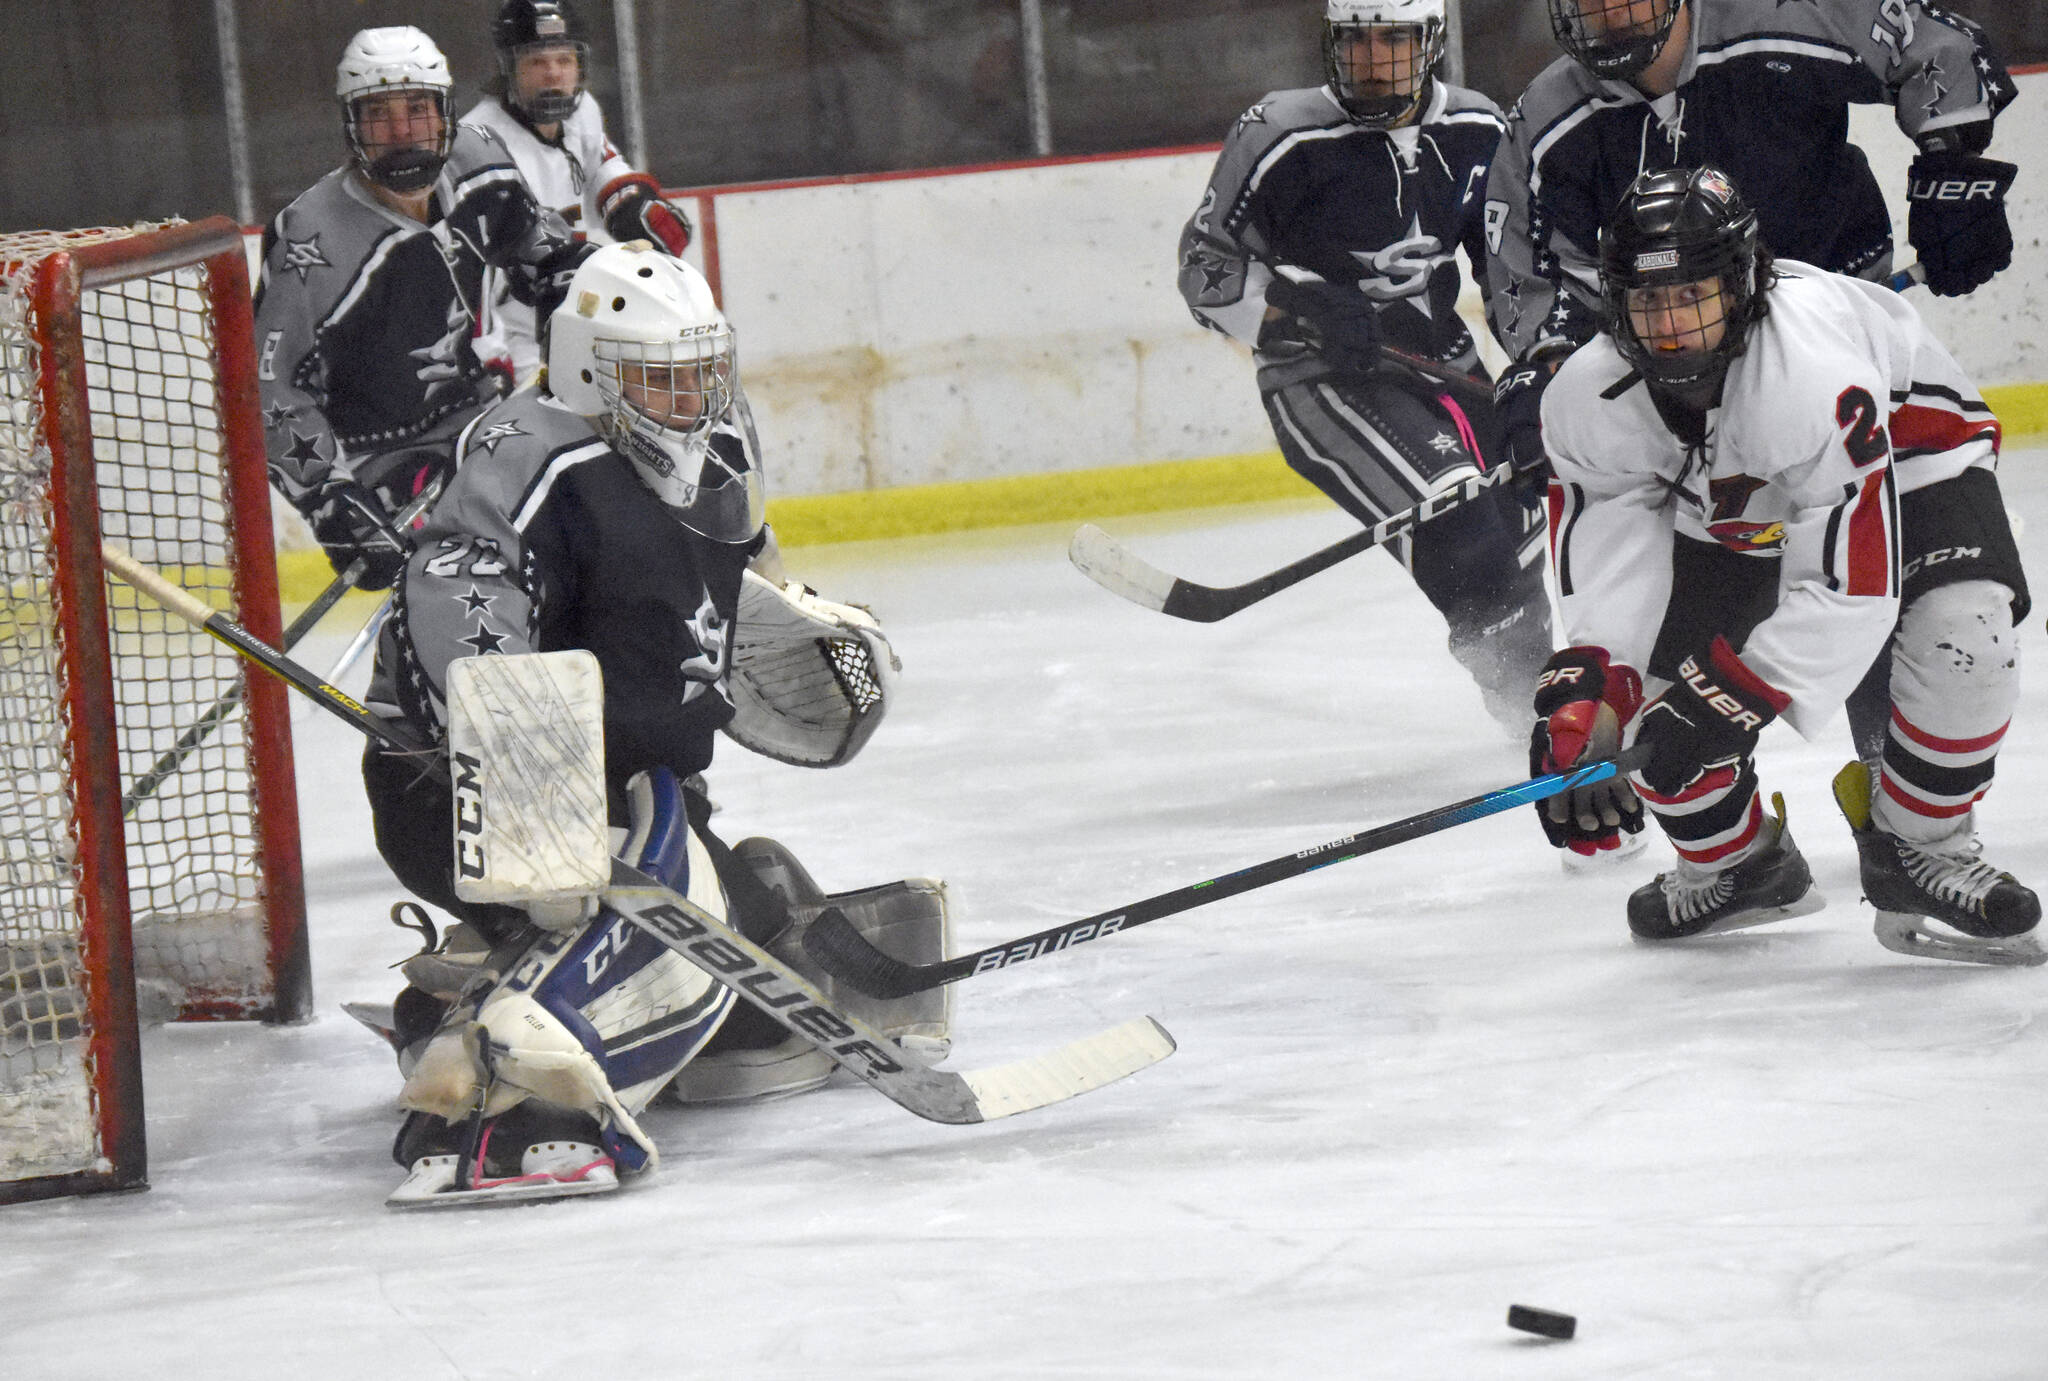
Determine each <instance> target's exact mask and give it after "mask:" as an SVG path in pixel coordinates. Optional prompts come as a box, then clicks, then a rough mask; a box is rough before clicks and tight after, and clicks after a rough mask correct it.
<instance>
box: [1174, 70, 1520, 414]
mask: <svg viewBox="0 0 2048 1381" xmlns="http://www.w3.org/2000/svg"><path fill="white" fill-rule="evenodd" d="M1502 127H1503V121H1502V118H1501V114H1500V111H1499V109H1498V108H1497V107H1496V106H1495V105H1494V104H1493V103H1492V102H1491V101H1489V100H1487V99H1486V97H1484V96H1482V95H1480V94H1479V93H1477V92H1475V91H1467V90H1465V89H1463V88H1462V87H1456V86H1451V85H1448V84H1447V83H1444V82H1441V81H1436V82H1433V83H1432V84H1431V94H1430V98H1429V100H1428V102H1427V104H1426V105H1425V107H1424V108H1423V112H1422V114H1421V116H1420V117H1419V118H1418V120H1417V121H1416V123H1415V124H1412V125H1408V126H1406V127H1404V128H1401V129H1396V130H1374V129H1368V128H1366V127H1365V126H1364V125H1361V124H1358V123H1357V122H1356V121H1354V120H1352V119H1351V117H1350V116H1349V115H1347V114H1346V113H1345V111H1344V109H1343V107H1342V106H1340V105H1338V103H1337V99H1336V97H1335V96H1334V95H1332V94H1331V92H1330V89H1329V88H1328V87H1314V88H1308V89H1302V90H1295V91H1276V92H1273V93H1272V94H1270V95H1268V96H1266V97H1265V98H1264V99H1262V100H1260V101H1259V102H1258V104H1256V105H1254V106H1252V107H1251V109H1249V110H1247V111H1246V112H1245V113H1244V114H1243V115H1242V116H1240V117H1239V118H1238V121H1237V124H1236V125H1235V126H1233V127H1232V129H1231V131H1230V134H1229V135H1228V137H1227V138H1225V140H1224V142H1223V151H1222V153H1221V154H1219V155H1218V157H1217V160H1216V168H1215V172H1214V173H1213V174H1212V175H1211V176H1210V179H1209V185H1208V187H1207V189H1206V190H1205V191H1204V193H1203V196H1202V204H1201V206H1200V208H1199V209H1198V210H1197V211H1196V212H1195V214H1194V217H1193V218H1192V219H1191V220H1189V221H1188V223H1187V226H1186V228H1185V229H1184V230H1182V232H1181V239H1180V291H1181V296H1182V297H1184V298H1186V299H1187V303H1188V307H1189V309H1190V310H1192V311H1193V312H1194V314H1195V319H1196V320H1197V321H1199V322H1201V323H1202V324H1203V325H1205V326H1209V327H1212V328H1213V329H1215V330H1218V331H1221V332H1223V333H1224V334H1225V335H1229V336H1233V337H1235V338H1236V339H1238V340H1240V341H1243V342H1244V343H1245V344H1247V345H1256V344H1257V341H1258V337H1259V329H1260V326H1261V324H1262V323H1263V320H1264V316H1265V311H1266V285H1267V284H1268V283H1269V282H1271V281H1272V276H1273V275H1272V266H1273V265H1274V264H1288V265H1294V266H1297V267H1300V268H1305V269H1309V270H1312V271H1313V272H1315V273H1316V274H1318V275H1320V276H1321V277H1323V278H1325V279H1328V280H1329V281H1330V282H1333V283H1352V284H1355V285H1357V287H1358V290H1359V291H1360V292H1362V293H1364V294H1365V295H1366V296H1367V297H1368V298H1370V299H1371V300H1372V301H1373V303H1374V304H1376V306H1377V308H1378V314H1379V321H1380V325H1381V328H1382V330H1383V331H1384V333H1385V336H1386V340H1387V343H1388V344H1390V345H1394V346H1397V347H1399V348H1401V349H1404V350H1407V351H1410V352H1411V353H1414V354H1418V355H1425V356H1428V357H1429V358H1431V359H1435V360H1440V361H1443V362H1445V363H1447V364H1452V365H1455V366H1456V367H1457V368H1459V369H1464V370H1471V369H1473V368H1474V367H1475V366H1476V365H1477V363H1478V355H1477V352H1476V351H1475V349H1474V347H1473V343H1472V336H1471V332H1469V331H1467V330H1466V329H1465V325H1464V323H1463V321H1461V320H1460V319H1459V317H1458V312H1457V302H1458V291H1459V285H1460V279H1459V274H1458V265H1457V260H1456V258H1455V257H1454V256H1455V254H1456V252H1457V250H1458V248H1459V247H1460V246H1461V245H1462V246H1463V247H1464V249H1465V253H1466V257H1467V258H1468V259H1469V260H1470V262H1471V263H1472V265H1473V266H1474V271H1475V272H1477V271H1478V266H1479V264H1480V263H1481V262H1482V261H1483V257H1484V247H1483V241H1482V239H1481V221H1480V199H1481V193H1482V191H1483V189H1484V185H1485V181H1486V168H1487V164H1488V162H1489V161H1490V160H1491V159H1492V157H1493V151H1494V147H1495V145H1496V144H1497V143H1498V142H1499V139H1500V135H1501V130H1502ZM1259 364H1260V375H1259V383H1260V387H1261V388H1265V389H1269V390H1270V389H1272V388H1275V387H1279V386H1281V385H1283V384H1287V383H1293V382H1296V381H1298V380H1300V379H1303V378H1311V377H1314V376H1315V375H1316V374H1317V373H1321V372H1327V371H1325V370H1323V369H1322V367H1321V365H1320V362H1319V361H1317V360H1315V359H1313V358H1303V357H1302V355H1301V354H1300V353H1299V352H1298V351H1291V352H1284V353H1283V352H1278V351H1276V352H1275V353H1273V354H1270V355H1269V354H1266V353H1261V354H1260V356H1259Z"/></svg>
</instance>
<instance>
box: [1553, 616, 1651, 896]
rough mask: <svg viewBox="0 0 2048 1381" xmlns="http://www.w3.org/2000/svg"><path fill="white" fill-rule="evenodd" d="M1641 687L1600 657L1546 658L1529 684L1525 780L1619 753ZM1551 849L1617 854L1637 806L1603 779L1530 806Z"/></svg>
mask: <svg viewBox="0 0 2048 1381" xmlns="http://www.w3.org/2000/svg"><path fill="white" fill-rule="evenodd" d="M1642 700H1643V689H1642V679H1641V678H1640V677H1638V676H1637V675H1636V673H1635V670H1634V668H1632V667H1627V666H1615V665H1613V664H1612V663H1610V662H1609V661H1608V659H1607V650H1606V649H1605V648H1599V647H1568V648H1565V649H1564V650H1563V651H1562V652H1556V653H1553V654H1551V658H1550V661H1549V663H1548V664H1547V665H1546V666H1545V667H1544V668H1543V675H1542V677H1541V678H1540V679H1539V680H1538V681H1537V683H1536V731H1535V733H1534V734H1532V735H1531V736H1530V739H1529V772H1530V775H1531V776H1544V775H1548V774H1550V773H1553V772H1566V771H1569V770H1570V769H1572V768H1574V767H1583V766H1585V765H1586V764H1588V763H1594V762H1600V761H1602V760H1603V759H1606V758H1611V757H1613V756H1614V755H1615V754H1616V753H1618V752H1620V751H1621V730H1622V726H1623V725H1625V724H1627V723H1628V721H1629V719H1630V718H1631V717H1632V716H1633V715H1634V714H1635V712H1636V707H1637V706H1638V705H1640V704H1642ZM1536 818H1537V819H1538V820H1540V821H1542V823H1543V834H1544V837H1545V838H1547V839H1549V840H1550V843H1551V845H1552V847H1554V848H1559V849H1570V850H1571V851H1572V852H1573V853H1576V854H1582V855H1586V856H1591V855H1593V854H1595V853H1598V852H1601V851H1603V850H1608V849H1617V848H1620V847H1621V836H1622V834H1623V833H1624V832H1626V833H1629V834H1636V833H1639V832H1640V831H1641V830H1642V828H1643V803H1642V802H1641V801H1639V800H1637V799H1636V793H1635V792H1634V790H1633V789H1631V788H1630V786H1629V784H1628V783H1627V781H1625V780H1623V779H1622V778H1620V777H1610V778H1609V779H1608V780H1606V781H1604V782H1598V783H1595V784H1594V785H1592V786H1585V787H1580V788H1578V789H1577V790H1575V791H1568V792H1564V793H1562V794H1560V795H1557V796H1552V797H1550V798H1549V799H1548V800H1544V801H1538V802H1537V803H1536Z"/></svg>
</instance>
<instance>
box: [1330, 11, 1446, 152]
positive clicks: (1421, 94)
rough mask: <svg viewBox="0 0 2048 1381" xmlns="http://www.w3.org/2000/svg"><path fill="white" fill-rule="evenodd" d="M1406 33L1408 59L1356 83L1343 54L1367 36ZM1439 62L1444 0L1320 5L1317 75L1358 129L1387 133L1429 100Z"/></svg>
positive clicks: (1357, 75)
mask: <svg viewBox="0 0 2048 1381" xmlns="http://www.w3.org/2000/svg"><path fill="white" fill-rule="evenodd" d="M1375 29H1379V30H1406V31H1407V34H1408V37H1410V38H1411V39H1412V43H1411V45H1410V47H1409V50H1408V52H1409V56H1408V57H1407V58H1405V59H1403V60H1401V61H1399V62H1397V63H1394V64H1391V65H1390V66H1389V68H1388V69H1387V70H1384V71H1381V70H1374V71H1373V72H1371V73H1370V75H1369V76H1368V77H1366V78H1363V79H1361V77H1360V76H1359V74H1358V71H1357V69H1356V67H1355V66H1354V65H1353V64H1352V63H1350V62H1347V61H1345V60H1344V53H1345V49H1346V48H1347V47H1348V46H1349V45H1351V44H1354V43H1357V42H1359V41H1361V40H1364V39H1366V38H1367V37H1368V35H1369V34H1370V33H1371V31H1373V30H1375ZM1443 59H1444V0H1323V72H1324V75H1325V76H1327V77H1328V78H1329V82H1330V90H1331V92H1332V93H1334V94H1335V95H1336V97H1337V103H1338V104H1339V105H1341V106H1343V107H1344V111H1345V113H1346V114H1348V115H1349V116H1350V117H1351V118H1352V119H1353V120H1356V121H1357V122H1358V123H1359V124H1361V125H1365V126H1367V127H1368V128H1371V129H1390V128H1392V127H1393V126H1395V125H1398V124H1400V123H1402V122H1403V121H1404V120H1406V119H1408V118H1409V116H1411V115H1413V114H1414V113H1415V112H1416V111H1417V110H1419V109H1420V108H1421V107H1422V105H1423V104H1424V103H1425V102H1426V101H1428V100H1429V90H1430V83H1431V81H1432V80H1434V79H1435V77H1436V70H1437V68H1438V67H1439V66H1440V65H1441V64H1442V62H1443Z"/></svg>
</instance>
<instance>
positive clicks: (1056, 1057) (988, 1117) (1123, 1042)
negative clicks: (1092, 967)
mask: <svg viewBox="0 0 2048 1381" xmlns="http://www.w3.org/2000/svg"><path fill="white" fill-rule="evenodd" d="M1174 1048H1175V1047H1174V1042H1173V1037H1172V1036H1170V1035H1168V1034H1167V1031H1166V1028H1165V1027H1164V1026H1161V1025H1160V1024H1159V1023H1158V1022H1157V1021H1155V1020H1153V1019H1152V1018H1151V1017H1139V1018H1137V1019H1136V1020H1133V1021H1127V1022H1125V1023H1124V1024H1123V1025H1122V1026H1115V1027H1111V1028H1110V1029H1109V1030H1107V1031H1099V1032H1097V1033H1096V1034H1095V1035H1092V1036H1085V1037H1083V1038H1082V1039H1080V1040H1078V1041H1075V1042H1073V1043H1072V1044H1071V1045H1063V1046H1061V1047H1060V1048H1059V1049H1058V1050H1050V1051H1047V1052H1046V1053H1045V1054H1043V1055H1034V1056H1031V1057H1030V1058H1028V1059H1023V1060H1016V1061H1013V1062H1011V1063H1010V1064H1006V1065H996V1066H994V1067H993V1068H990V1069H980V1070H969V1071H966V1072H964V1073H962V1074H961V1076H960V1077H961V1078H963V1079H965V1080H966V1081H967V1083H968V1086H969V1087H970V1088H972V1089H973V1090H974V1100H975V1103H976V1105H977V1106H978V1107H979V1108H980V1111H981V1120H982V1121H983V1122H993V1121H995V1120H996V1119H997V1118H999V1117H1010V1116H1012V1115H1014V1114H1016V1113H1020V1112H1030V1111H1031V1110H1032V1109H1033V1108H1042V1107H1044V1106H1045V1105H1046V1104H1048V1103H1057V1102H1060V1101H1061V1100H1063V1099H1067V1098H1073V1097H1076V1096H1078V1095H1080V1094H1083V1093H1087V1092H1089V1091H1091V1090H1093V1089H1099V1088H1101V1087H1102V1086H1103V1085H1104V1084H1113V1083H1115V1082H1116V1081H1117V1080H1119V1079H1123V1078H1127V1077H1129V1076H1130V1075H1133V1074H1136V1073H1137V1072H1138V1071H1139V1070H1141V1069H1146V1068H1148V1067H1150V1066H1152V1065H1156V1064H1158V1063H1159V1062H1160V1061H1161V1060H1163V1059H1165V1058H1166V1057H1167V1056H1168V1055H1171V1054H1172V1053H1173V1052H1174Z"/></svg>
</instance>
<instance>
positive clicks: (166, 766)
mask: <svg viewBox="0 0 2048 1381" xmlns="http://www.w3.org/2000/svg"><path fill="white" fill-rule="evenodd" d="M440 493H441V482H440V481H439V480H435V481H434V482H433V483H432V484H430V485H428V486H427V487H426V489H424V490H423V491H421V493H420V495H419V497H417V498H415V499H414V500H413V501H412V502H411V503H409V504H407V505H406V506H405V507H404V508H402V509H400V510H399V512H398V516H397V517H396V518H394V519H393V520H392V526H393V527H394V528H396V529H397V530H398V531H400V532H403V531H404V530H405V529H406V528H408V527H411V526H412V525H413V524H414V523H415V522H417V521H418V520H419V518H420V516H421V515H422V514H424V513H425V512H426V511H427V510H428V509H429V508H431V507H433V505H434V500H435V499H436V498H438V497H440ZM369 568H370V563H369V561H368V560H367V559H365V558H363V557H357V558H356V559H355V560H354V561H351V562H349V564H348V567H347V568H346V569H345V570H343V571H342V572H341V574H339V575H337V576H335V577H334V579H333V580H331V581H329V582H328V583H327V588H326V589H324V590H322V591H321V592H320V593H319V594H318V595H316V596H314V598H313V602H312V603H311V604H308V605H307V606H306V607H305V608H304V609H303V610H301V611H300V613H299V616H298V617H297V618H295V619H293V620H292V621H291V623H290V624H288V625H286V627H285V630H284V637H283V638H282V639H281V640H280V641H282V642H283V644H284V650H285V651H286V652H289V651H291V650H292V649H293V648H294V647H296V646H298V644H299V641H300V640H301V639H302V638H304V637H305V636H306V635H307V634H308V633H310V632H312V631H313V626H314V625H315V624H317V623H319V622H320V620H321V619H323V618H325V617H327V611H328V610H329V609H332V608H333V607H334V606H335V605H336V604H338V603H339V602H340V601H341V597H342V596H343V595H345V594H347V593H348V592H349V591H350V590H351V589H353V588H354V587H355V583H356V582H357V581H358V580H361V579H362V578H363V572H364V571H367V570H368V569H369ZM384 598H385V604H386V607H388V606H389V603H390V599H391V597H390V596H389V595H386V596H385V597H384ZM377 617H378V616H377V615H375V614H372V615H371V623H370V625H366V626H373V625H375V624H376V622H377ZM354 650H355V645H354V644H351V651H352V652H353V651H354ZM345 665H346V663H344V664H343V666H345ZM343 666H337V667H335V669H334V671H333V672H332V673H330V678H329V679H332V680H339V679H340V677H341V674H342V670H343ZM241 703H242V692H241V691H240V689H232V690H229V691H227V692H226V693H225V694H223V695H222V696H221V697H220V699H218V700H216V701H214V702H213V706H212V708H210V709H208V710H207V712H206V713H205V714H203V715H201V716H199V718H198V719H196V720H194V721H193V722H192V726H191V727H190V728H189V729H187V730H185V732H184V733H182V734H180V735H179V736H178V741H177V742H176V743H174V744H172V745H171V746H170V747H169V748H166V749H165V750H164V751H163V754H162V756H160V757H159V758H157V760H156V761H155V762H154V763H152V764H150V768H149V771H147V772H145V773H143V774H142V775H141V776H140V777H138V778H136V779H135V784H134V785H133V786H131V787H129V788H128V790H127V792H126V793H125V794H123V795H122V797H121V818H122V819H124V820H125V819H127V818H128V817H129V816H131V815H133V814H135V808H136V807H137V806H139V805H141V804H142V803H143V802H144V801H146V800H148V799H149V798H150V797H152V796H154V795H156V793H157V789H158V788H159V787H161V786H162V785H163V784H164V783H165V782H167V781H169V780H170V779H171V777H172V776H173V774H175V773H176V772H177V770H178V769H179V768H180V767H181V766H183V765H184V762H185V759H187V758H189V757H191V756H192V755H193V754H194V753H196V752H198V751H199V746H200V745H201V744H203V743H205V742H206V740H207V739H209V738H211V737H213V731H214V730H215V729H218V728H219V727H220V726H221V725H223V724H225V723H227V721H228V719H229V718H230V717H231V716H232V715H233V714H234V712H235V711H236V710H237V709H238V708H240V706H241Z"/></svg>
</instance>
